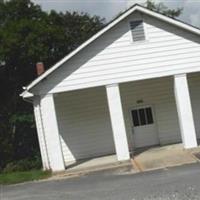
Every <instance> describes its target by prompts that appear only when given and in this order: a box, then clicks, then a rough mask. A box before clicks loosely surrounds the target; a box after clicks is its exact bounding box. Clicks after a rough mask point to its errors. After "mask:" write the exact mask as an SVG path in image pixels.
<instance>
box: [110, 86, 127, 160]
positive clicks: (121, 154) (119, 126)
mask: <svg viewBox="0 0 200 200" xmlns="http://www.w3.org/2000/svg"><path fill="white" fill-rule="evenodd" d="M106 92H107V99H108V107H109V111H110V118H111V124H112V131H113V137H114V143H115V149H116V153H117V158H118V160H119V161H123V160H128V159H129V158H130V155H129V149H128V142H127V135H126V129H125V123H124V117H123V111H122V104H121V97H120V90H119V86H118V84H113V85H107V86H106Z"/></svg>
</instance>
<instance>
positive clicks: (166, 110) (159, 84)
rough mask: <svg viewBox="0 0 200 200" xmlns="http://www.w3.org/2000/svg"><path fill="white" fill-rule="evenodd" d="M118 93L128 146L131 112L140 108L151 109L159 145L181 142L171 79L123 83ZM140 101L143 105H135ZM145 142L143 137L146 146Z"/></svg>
mask: <svg viewBox="0 0 200 200" xmlns="http://www.w3.org/2000/svg"><path fill="white" fill-rule="evenodd" d="M120 91H121V97H122V104H123V111H124V117H125V123H126V130H127V135H128V137H129V143H130V145H131V144H132V143H133V142H132V140H133V138H132V128H133V127H132V119H131V110H132V109H134V108H137V107H142V106H147V107H148V106H152V108H153V112H154V123H155V124H156V127H157V132H158V138H159V141H160V144H161V145H164V144H170V143H176V142H180V141H181V134H180V130H179V124H178V115H177V111H176V104H175V98H174V91H173V78H172V77H167V78H159V79H152V80H145V81H136V82H130V83H124V84H121V85H120ZM141 100H142V102H143V103H137V102H138V101H141ZM146 140H148V137H144V142H143V143H146V144H148V141H146Z"/></svg>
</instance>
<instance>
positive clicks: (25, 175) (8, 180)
mask: <svg viewBox="0 0 200 200" xmlns="http://www.w3.org/2000/svg"><path fill="white" fill-rule="evenodd" d="M50 176H51V172H49V171H41V170H32V171H25V172H10V173H0V185H1V184H2V185H3V184H15V183H22V182H26V181H33V180H39V179H44V178H48V177H50Z"/></svg>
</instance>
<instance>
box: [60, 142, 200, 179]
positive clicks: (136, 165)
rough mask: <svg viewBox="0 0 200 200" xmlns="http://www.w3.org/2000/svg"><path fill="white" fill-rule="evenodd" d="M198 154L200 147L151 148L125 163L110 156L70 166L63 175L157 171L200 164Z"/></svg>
mask: <svg viewBox="0 0 200 200" xmlns="http://www.w3.org/2000/svg"><path fill="white" fill-rule="evenodd" d="M196 153H198V154H199V155H200V147H197V148H194V149H189V150H186V149H184V148H183V145H182V144H173V145H167V146H161V147H149V148H144V149H143V150H142V149H140V150H139V151H138V152H137V151H136V152H135V155H134V158H132V159H131V160H129V161H125V162H119V161H117V157H116V155H108V156H102V157H97V158H91V159H87V160H82V161H78V162H76V163H73V164H68V167H67V169H66V170H65V172H64V174H63V175H64V176H74V175H75V176H77V175H81V174H86V173H90V172H94V171H101V170H109V169H110V170H111V169H112V171H113V172H115V171H116V170H117V169H120V170H121V172H126V173H127V172H131V173H136V172H140V171H148V170H155V169H161V168H167V167H172V166H178V165H184V164H190V163H195V162H200V159H198V158H197V157H196V156H195V154H196ZM114 169H116V170H114Z"/></svg>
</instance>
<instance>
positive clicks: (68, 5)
mask: <svg viewBox="0 0 200 200" xmlns="http://www.w3.org/2000/svg"><path fill="white" fill-rule="evenodd" d="M32 1H33V2H35V3H36V4H39V5H41V7H42V8H43V9H44V10H46V11H49V10H51V9H54V10H56V11H63V12H64V11H67V10H68V11H79V12H82V11H83V12H88V13H89V14H91V15H99V16H101V17H105V18H106V20H107V21H109V20H111V19H112V18H113V17H115V16H116V15H117V14H118V13H119V12H121V11H124V10H125V9H126V8H128V7H129V6H131V5H133V4H134V3H140V4H143V3H144V2H145V1H146V0H32ZM155 1H156V2H159V1H162V2H163V3H165V5H167V6H168V7H170V8H177V7H181V8H184V10H183V14H182V16H181V17H180V19H181V20H183V21H186V22H188V23H191V24H192V25H195V26H199V27H200V0H155Z"/></svg>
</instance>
